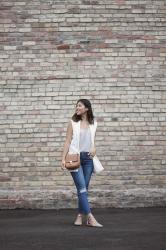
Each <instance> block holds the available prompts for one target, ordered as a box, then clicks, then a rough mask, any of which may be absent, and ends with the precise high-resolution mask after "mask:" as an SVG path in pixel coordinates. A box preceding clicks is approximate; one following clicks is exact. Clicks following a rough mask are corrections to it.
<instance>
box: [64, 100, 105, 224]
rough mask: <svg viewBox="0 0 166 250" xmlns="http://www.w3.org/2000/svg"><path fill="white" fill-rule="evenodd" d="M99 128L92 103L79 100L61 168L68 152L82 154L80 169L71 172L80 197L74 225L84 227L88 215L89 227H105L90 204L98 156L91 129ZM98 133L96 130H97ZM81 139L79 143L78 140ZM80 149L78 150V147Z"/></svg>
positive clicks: (67, 134)
mask: <svg viewBox="0 0 166 250" xmlns="http://www.w3.org/2000/svg"><path fill="white" fill-rule="evenodd" d="M75 125H76V126H77V127H78V128H79V130H78V131H79V136H76V137H75V135H76V131H75V130H76V126H75ZM90 126H91V128H92V126H93V129H94V128H95V129H96V127H97V121H96V120H95V119H94V115H93V112H92V107H91V103H90V101H89V100H87V99H79V100H78V101H77V104H76V111H75V113H74V115H73V116H72V119H71V120H70V122H69V124H68V127H67V133H66V141H65V144H64V149H63V155H62V165H61V168H62V169H63V170H65V157H66V154H67V153H68V151H71V150H72V149H74V148H75V149H76V150H75V152H76V151H77V150H78V151H77V152H78V153H79V154H80V162H81V164H80V167H79V168H78V169H76V170H70V173H71V175H72V178H73V180H74V183H75V186H76V189H77V195H78V212H79V213H78V215H77V218H76V220H75V222H74V225H77V226H78V225H79V226H80V225H82V217H83V215H86V217H87V223H86V225H88V226H94V227H103V225H101V224H100V223H98V222H97V220H96V219H95V217H94V216H93V214H92V212H91V209H90V206H89V202H88V186H89V182H90V178H91V175H92V173H93V168H94V165H93V156H94V155H95V154H96V149H95V146H94V143H93V144H92V139H91V138H92V137H91V129H90ZM95 131H96V130H95ZM78 137H79V141H78V142H76V139H77V138H78ZM76 145H77V146H78V147H79V148H77V146H76Z"/></svg>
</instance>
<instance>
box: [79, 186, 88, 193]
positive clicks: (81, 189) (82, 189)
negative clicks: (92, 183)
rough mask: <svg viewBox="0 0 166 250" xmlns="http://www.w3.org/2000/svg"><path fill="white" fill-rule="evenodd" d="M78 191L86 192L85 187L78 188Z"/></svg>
mask: <svg viewBox="0 0 166 250" xmlns="http://www.w3.org/2000/svg"><path fill="white" fill-rule="evenodd" d="M78 191H79V193H80V194H82V193H86V192H87V189H86V187H84V188H80V189H79V190H78Z"/></svg>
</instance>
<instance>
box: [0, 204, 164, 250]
mask: <svg viewBox="0 0 166 250" xmlns="http://www.w3.org/2000/svg"><path fill="white" fill-rule="evenodd" d="M92 212H93V214H94V215H95V217H96V219H97V220H98V221H99V222H100V223H101V224H103V225H104V227H103V228H92V227H87V226H85V225H83V226H74V225H73V222H74V220H75V217H76V214H77V210H76V209H61V210H30V209H28V210H24V209H15V210H0V225H1V226H0V250H56V249H57V250H61V249H62V250H65V249H67V250H70V249H72V250H74V249H77V250H85V249H86V250H87V249H89V250H93V249H95V250H105V249H109V250H111V249H112V250H145V249H146V250H165V249H166V208H164V207H157V208H136V209H134V208H130V209H120V208H105V209H95V208H93V209H92ZM84 224H85V220H84Z"/></svg>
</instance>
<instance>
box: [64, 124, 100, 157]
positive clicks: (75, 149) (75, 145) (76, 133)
mask: <svg viewBox="0 0 166 250" xmlns="http://www.w3.org/2000/svg"><path fill="white" fill-rule="evenodd" d="M71 122H72V127H73V138H72V140H71V143H70V147H69V153H79V154H80V149H79V143H80V124H81V121H78V122H74V121H73V120H71ZM89 127H90V132H91V142H92V145H94V141H95V133H96V128H97V121H96V120H95V121H94V124H89Z"/></svg>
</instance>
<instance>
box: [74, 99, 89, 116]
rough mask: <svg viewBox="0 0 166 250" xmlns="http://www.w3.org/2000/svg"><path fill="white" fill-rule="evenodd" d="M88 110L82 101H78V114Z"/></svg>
mask: <svg viewBox="0 0 166 250" xmlns="http://www.w3.org/2000/svg"><path fill="white" fill-rule="evenodd" d="M87 111H88V108H86V107H85V105H84V104H83V103H82V102H78V103H77V105H76V114H77V115H82V114H84V113H86V112H87Z"/></svg>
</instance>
